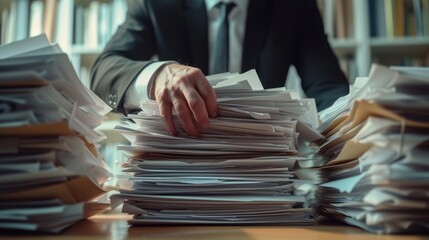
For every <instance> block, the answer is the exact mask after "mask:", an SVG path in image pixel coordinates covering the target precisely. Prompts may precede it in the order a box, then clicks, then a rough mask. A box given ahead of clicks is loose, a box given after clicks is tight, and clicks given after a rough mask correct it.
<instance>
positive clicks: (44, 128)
mask: <svg viewBox="0 0 429 240" xmlns="http://www.w3.org/2000/svg"><path fill="white" fill-rule="evenodd" d="M110 110H111V109H110V108H109V107H108V105H107V104H105V103H104V102H103V101H102V100H101V99H100V98H98V97H97V96H96V95H95V94H94V93H93V92H91V91H90V90H89V89H88V88H86V87H85V86H84V85H83V84H82V83H81V81H80V80H79V78H78V77H77V75H76V73H75V72H74V69H73V67H72V65H71V62H70V60H69V59H68V56H67V54H65V53H63V52H62V51H61V49H60V48H59V46H58V45H51V44H50V43H49V41H48V39H47V37H46V35H40V36H37V37H34V38H30V39H25V40H21V41H17V42H13V43H10V44H6V45H4V46H2V47H0V143H1V144H0V184H1V186H2V187H1V190H0V193H1V194H0V229H8V230H11V229H13V230H27V231H45V232H54V233H56V232H59V231H61V230H63V229H65V228H67V227H68V226H70V225H72V224H73V223H75V222H77V221H79V220H82V219H84V218H87V217H89V216H92V215H94V214H97V213H99V212H101V211H103V210H105V209H106V208H108V207H109V205H110V204H109V202H108V201H106V200H107V198H104V201H103V198H101V199H100V198H99V199H97V198H98V197H100V196H102V195H103V194H105V191H104V190H103V189H102V185H103V184H104V183H105V182H106V181H107V180H108V179H109V178H110V177H111V174H110V170H109V167H108V166H107V165H106V164H105V162H104V161H103V160H102V158H101V157H100V154H99V152H98V142H99V141H101V140H103V139H104V137H105V136H104V134H102V133H101V132H99V131H97V130H96V129H95V128H96V127H97V126H99V125H100V124H101V123H102V122H103V120H104V118H105V117H104V116H105V114H107V113H108V112H109V111H110Z"/></svg>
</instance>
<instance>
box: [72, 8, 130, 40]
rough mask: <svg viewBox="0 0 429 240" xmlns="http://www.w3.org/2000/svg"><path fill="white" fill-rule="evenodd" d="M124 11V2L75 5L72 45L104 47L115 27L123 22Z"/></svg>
mask: <svg viewBox="0 0 429 240" xmlns="http://www.w3.org/2000/svg"><path fill="white" fill-rule="evenodd" d="M126 9H127V3H126V1H111V2H99V1H91V2H89V3H88V2H80V3H77V4H75V6H74V11H73V19H74V21H73V41H72V43H73V44H75V45H85V46H87V47H97V46H102V45H105V44H106V43H107V41H108V40H109V39H110V36H111V35H112V33H113V32H115V31H116V27H117V26H118V25H119V24H120V23H122V22H123V21H124V20H125V10H126Z"/></svg>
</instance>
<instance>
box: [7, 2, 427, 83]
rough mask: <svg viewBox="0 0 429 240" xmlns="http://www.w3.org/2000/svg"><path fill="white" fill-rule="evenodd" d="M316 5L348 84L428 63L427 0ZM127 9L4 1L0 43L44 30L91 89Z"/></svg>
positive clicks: (109, 5)
mask: <svg viewBox="0 0 429 240" xmlns="http://www.w3.org/2000/svg"><path fill="white" fill-rule="evenodd" d="M317 1H318V5H319V9H320V12H321V15H322V19H323V22H324V26H325V32H326V35H327V37H328V40H329V42H330V44H331V46H332V48H333V50H334V52H335V54H336V55H337V57H338V59H339V62H340V65H341V67H342V69H343V70H344V72H346V75H347V76H348V79H349V80H350V82H353V80H354V79H355V78H356V77H358V76H367V75H368V72H369V69H370V65H371V63H372V62H378V63H380V64H384V65H424V66H427V65H429V0H317ZM126 9H127V0H1V1H0V15H1V18H0V42H1V43H2V44H4V43H7V42H11V41H14V40H19V39H23V38H25V37H28V36H31V35H36V34H38V33H40V32H42V31H45V32H47V34H48V36H49V37H50V39H51V40H52V41H53V42H58V43H59V44H60V46H61V48H62V49H63V50H64V51H65V52H67V53H68V54H69V56H70V59H71V61H72V63H73V65H74V67H75V68H76V71H77V73H78V74H79V76H80V77H81V79H82V81H83V82H84V83H85V84H86V85H88V83H89V69H90V67H91V65H92V63H93V61H94V60H95V58H96V57H97V55H98V54H99V53H100V52H101V51H102V49H103V48H104V46H105V44H106V43H107V41H108V39H109V38H110V36H111V35H112V34H113V33H114V32H115V31H116V29H117V27H118V25H119V24H121V23H122V22H123V21H124V19H125V14H126ZM59 18H61V21H59ZM59 23H61V24H59ZM288 82H289V80H288ZM297 86H299V84H297Z"/></svg>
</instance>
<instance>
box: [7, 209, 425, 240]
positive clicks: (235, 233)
mask: <svg viewBox="0 0 429 240" xmlns="http://www.w3.org/2000/svg"><path fill="white" fill-rule="evenodd" d="M128 218H129V216H127V215H125V214H102V215H97V216H94V217H92V218H90V219H88V220H84V221H81V222H78V223H76V224H75V225H73V226H72V227H70V228H69V229H67V230H65V231H64V232H62V233H61V234H58V235H49V234H35V233H19V234H14V235H11V234H7V233H0V239H8V240H16V239H55V240H66V239H67V240H71V239H76V240H89V239H91V240H95V239H103V240H108V239H112V240H121V239H139V240H151V239H157V240H166V239H186V240H193V239H195V240H197V239H198V240H203V239H211V240H244V239H246V240H260V239H267V240H287V239H293V240H304V239H313V240H339V239H359V240H372V239H378V240H380V239H389V240H420V239H429V236H417V235H413V236H410V235H407V236H398V235H393V236H392V235H375V234H370V233H367V232H365V231H362V230H360V229H358V228H355V227H350V226H344V225H341V226H338V225H337V226H311V227H288V226H275V227H274V226H268V227H266V226H265V227H258V226H238V227H229V226H191V227H186V226H185V227H179V226H167V227H158V226H147V227H143V226H140V227H132V226H130V225H128V223H127V221H126V220H127V219H128Z"/></svg>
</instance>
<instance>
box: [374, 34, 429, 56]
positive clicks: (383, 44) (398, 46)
mask: <svg viewBox="0 0 429 240" xmlns="http://www.w3.org/2000/svg"><path fill="white" fill-rule="evenodd" d="M370 46H371V50H372V53H373V55H392V56H395V55H398V56H425V55H426V54H427V53H428V52H429V37H404V38H372V39H370Z"/></svg>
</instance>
